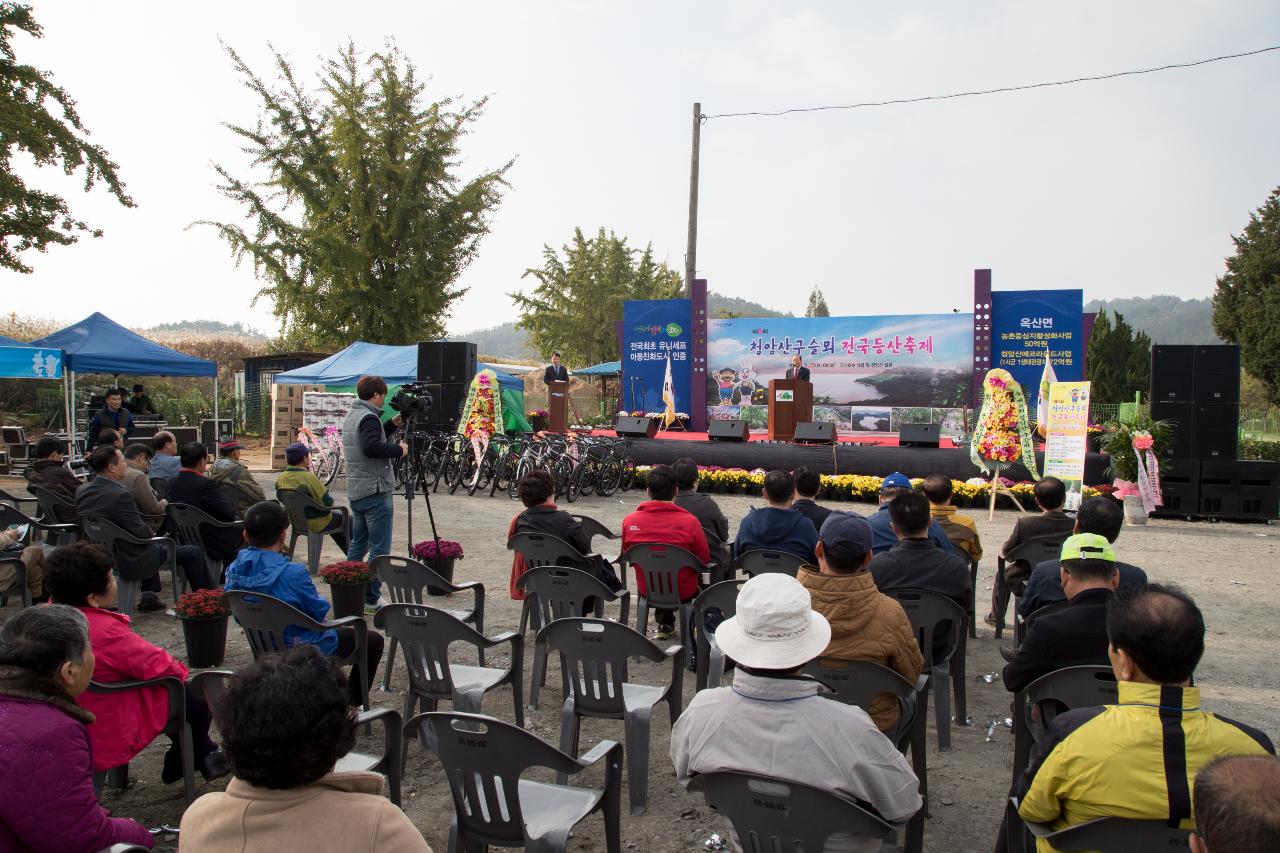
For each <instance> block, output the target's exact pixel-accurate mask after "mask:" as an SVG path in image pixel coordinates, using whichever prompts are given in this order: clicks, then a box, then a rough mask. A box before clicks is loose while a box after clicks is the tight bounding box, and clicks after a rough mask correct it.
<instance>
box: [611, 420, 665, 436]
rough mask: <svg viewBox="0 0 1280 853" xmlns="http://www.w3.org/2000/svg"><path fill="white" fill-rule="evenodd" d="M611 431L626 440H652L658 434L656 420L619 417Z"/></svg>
mask: <svg viewBox="0 0 1280 853" xmlns="http://www.w3.org/2000/svg"><path fill="white" fill-rule="evenodd" d="M613 431H614V432H615V433H617V434H618V435H620V436H624V437H626V438H653V437H654V436H655V435H657V434H658V419H657V418H633V417H631V416H630V415H619V416H618V422H617V423H616V424H615V425H614V427H613Z"/></svg>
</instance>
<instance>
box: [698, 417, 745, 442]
mask: <svg viewBox="0 0 1280 853" xmlns="http://www.w3.org/2000/svg"><path fill="white" fill-rule="evenodd" d="M707 430H708V432H707V435H708V436H709V437H710V438H711V440H712V441H746V440H747V436H748V435H749V434H750V433H751V430H750V428H749V427H748V426H747V422H746V421H743V420H731V421H712V422H711V424H710V425H709V426H708V427H707Z"/></svg>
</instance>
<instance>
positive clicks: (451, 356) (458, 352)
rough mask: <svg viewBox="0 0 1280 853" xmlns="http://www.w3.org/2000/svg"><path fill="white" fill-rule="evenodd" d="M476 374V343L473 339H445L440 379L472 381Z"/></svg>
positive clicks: (449, 381) (443, 381)
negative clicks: (472, 341)
mask: <svg viewBox="0 0 1280 853" xmlns="http://www.w3.org/2000/svg"><path fill="white" fill-rule="evenodd" d="M475 375H476V345H475V344H473V343H471V341H445V342H444V351H443V352H442V353H441V355H440V381H441V382H442V383H444V384H449V383H451V382H464V383H470V382H471V380H472V378H474V377H475Z"/></svg>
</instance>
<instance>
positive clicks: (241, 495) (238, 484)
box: [209, 441, 323, 518]
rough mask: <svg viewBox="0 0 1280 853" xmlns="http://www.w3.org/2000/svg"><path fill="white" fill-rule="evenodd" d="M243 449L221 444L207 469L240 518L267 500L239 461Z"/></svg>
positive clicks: (211, 478) (231, 444) (230, 444)
mask: <svg viewBox="0 0 1280 853" xmlns="http://www.w3.org/2000/svg"><path fill="white" fill-rule="evenodd" d="M243 449H244V445H243V444H241V443H240V442H238V441H224V442H222V443H221V444H219V445H218V461H217V462H215V463H213V466H212V467H211V468H210V469H209V479H210V480H213V481H214V482H215V483H217V484H218V485H219V486H222V488H224V489H226V490H227V495H228V497H230V498H231V500H232V502H234V503H235V505H236V515H238V516H240V517H241V518H244V514H245V513H246V512H248V511H249V507H251V506H253V505H254V504H256V503H260V502H262V501H265V500H266V499H267V496H266V495H265V494H264V493H263V491H262V486H260V485H258V481H257V480H255V479H254V478H253V475H252V474H250V473H249V469H248V468H246V467H245V466H244V463H243V462H241V461H240V451H241V450H243ZM322 488H323V487H322Z"/></svg>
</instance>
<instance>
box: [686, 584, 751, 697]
mask: <svg viewBox="0 0 1280 853" xmlns="http://www.w3.org/2000/svg"><path fill="white" fill-rule="evenodd" d="M744 583H746V580H745V579H744V580H728V581H720V583H717V584H712V585H711V586H709V587H707V588H706V589H704V590H703V591H702V592H700V593H698V595H697V597H696V598H694V599H693V634H694V647H695V651H696V655H697V658H696V663H695V666H694V673H695V675H694V692H697V691H698V690H705V689H706V688H708V687H719V686H720V681H721V680H722V679H723V678H724V665H725V657H724V651H723V650H722V649H721V648H720V646H719V644H717V643H716V642H715V635H714V634H709V633H707V625H706V613H707V611H708V610H710V609H711V608H713V607H714V608H716V609H717V610H719V611H720V615H721V616H723V617H724V618H725V619H728V618H729V617H730V616H734V615H736V614H737V612H738V592H739V591H740V590H741V589H742V585H743V584H744Z"/></svg>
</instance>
